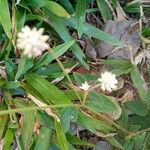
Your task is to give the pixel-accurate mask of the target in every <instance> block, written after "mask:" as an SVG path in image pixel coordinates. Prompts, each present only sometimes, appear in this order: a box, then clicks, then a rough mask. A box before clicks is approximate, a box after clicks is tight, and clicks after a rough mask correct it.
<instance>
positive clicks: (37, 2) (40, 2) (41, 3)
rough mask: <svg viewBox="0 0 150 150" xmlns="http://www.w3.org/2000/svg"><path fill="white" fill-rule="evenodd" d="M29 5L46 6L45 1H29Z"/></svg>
mask: <svg viewBox="0 0 150 150" xmlns="http://www.w3.org/2000/svg"><path fill="white" fill-rule="evenodd" d="M28 1H29V2H28V3H29V5H31V6H32V7H35V8H36V7H43V6H45V0H28Z"/></svg>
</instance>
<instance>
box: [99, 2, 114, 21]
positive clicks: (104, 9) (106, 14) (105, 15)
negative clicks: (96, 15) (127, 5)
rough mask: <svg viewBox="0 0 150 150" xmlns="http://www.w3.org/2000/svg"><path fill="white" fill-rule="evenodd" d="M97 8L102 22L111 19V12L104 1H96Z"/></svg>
mask: <svg viewBox="0 0 150 150" xmlns="http://www.w3.org/2000/svg"><path fill="white" fill-rule="evenodd" d="M96 2H97V5H98V8H99V10H100V12H101V15H102V17H103V20H104V21H107V20H110V19H111V18H112V16H111V12H110V9H109V7H108V5H107V3H106V2H105V0H103V1H102V0H96Z"/></svg>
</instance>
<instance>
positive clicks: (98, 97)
mask: <svg viewBox="0 0 150 150" xmlns="http://www.w3.org/2000/svg"><path fill="white" fill-rule="evenodd" d="M91 3H93V0H87V1H86V0H77V2H73V1H69V0H63V1H62V0H57V1H50V0H16V1H15V0H11V1H7V0H1V1H0V98H1V99H0V147H3V149H4V150H7V149H20V150H21V149H23V150H29V149H35V150H37V149H43V150H47V149H51V150H57V149H61V150H74V149H78V146H80V147H85V149H88V148H94V147H95V144H93V143H92V142H89V141H87V140H85V139H82V138H79V136H78V134H79V133H78V128H80V127H82V128H83V130H86V131H87V132H90V133H92V134H94V135H95V137H97V138H99V139H100V140H105V141H107V142H108V143H109V144H110V145H111V147H113V148H116V149H124V150H132V149H135V150H148V149H150V142H149V141H150V133H149V131H150V113H149V112H150V110H149V106H150V89H149V85H148V84H147V83H146V80H149V77H150V76H149V75H150V73H149V74H148V71H147V72H146V73H145V74H146V75H147V76H146V80H145V78H144V77H143V74H141V72H140V69H139V68H138V67H137V65H136V64H135V63H134V62H133V61H130V60H117V59H108V60H104V59H103V60H100V63H101V64H105V65H108V66H111V69H110V70H111V71H104V72H102V73H101V74H90V73H88V72H87V71H86V73H82V72H77V71H73V69H74V68H76V67H78V68H85V69H87V70H88V69H89V68H90V67H89V62H88V58H86V56H85V54H84V52H83V50H82V47H81V46H80V44H79V43H80V38H81V37H82V36H88V37H92V38H96V39H99V40H102V41H104V42H107V43H109V44H112V45H114V46H118V47H128V45H126V44H124V43H123V42H122V41H120V40H119V39H117V38H115V37H113V36H111V35H110V34H108V33H106V32H104V31H102V30H100V29H99V28H96V27H95V26H93V25H91V24H90V23H88V22H87V21H86V14H88V13H90V12H100V14H101V17H102V20H103V21H107V20H110V19H112V18H113V17H115V16H113V15H114V14H113V13H115V12H114V11H112V10H113V9H114V8H115V7H117V5H119V3H118V1H117V0H113V1H112V6H111V7H110V5H109V2H108V1H107V0H104V1H101V0H96V1H95V3H96V4H97V6H98V8H95V9H94V8H90V7H89V6H90V4H91ZM131 8H132V9H131ZM123 9H124V11H126V12H128V13H135V10H137V12H136V14H137V15H138V14H139V13H140V4H139V3H138V2H137V3H133V4H132V3H129V4H128V5H125V6H124V7H123ZM73 33H75V36H74V38H73V36H72V34H73ZM149 35H150V34H149V28H145V29H144V30H143V32H142V33H141V37H142V39H143V41H146V42H145V43H144V44H145V46H147V45H148V44H149V43H148V42H147V41H148V39H147V37H148V36H149ZM77 37H78V38H77ZM129 48H130V47H129ZM65 54H66V55H65ZM68 55H69V56H70V55H71V58H70V57H69V56H68ZM142 56H143V57H144V55H142ZM67 58H68V59H67ZM148 66H149V65H148ZM149 68H150V67H149ZM147 70H148V69H147ZM149 70H150V69H149ZM149 72H150V71H149ZM120 77H122V78H123V79H124V81H123V82H125V81H126V83H128V85H130V87H132V89H133V90H132V91H134V93H131V92H132V91H130V89H129V90H128V92H126V93H123V96H122V97H118V96H117V93H118V92H122V91H123V92H124V90H122V88H123V86H121V87H120V84H121V82H120ZM123 79H122V80H123ZM148 82H149V81H148ZM119 87H120V88H119ZM97 89H99V90H97ZM130 94H133V95H130ZM74 126H77V129H76V130H73V129H72V127H74Z"/></svg>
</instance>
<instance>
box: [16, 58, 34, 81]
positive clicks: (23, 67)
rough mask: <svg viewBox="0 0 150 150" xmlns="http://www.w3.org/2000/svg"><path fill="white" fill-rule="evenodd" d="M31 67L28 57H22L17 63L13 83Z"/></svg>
mask: <svg viewBox="0 0 150 150" xmlns="http://www.w3.org/2000/svg"><path fill="white" fill-rule="evenodd" d="M32 66H33V63H32V60H31V59H29V58H28V57H24V56H23V57H22V58H21V59H20V61H19V65H18V69H17V73H16V76H15V81H17V80H18V79H19V78H20V76H21V75H23V74H25V73H26V72H27V71H28V70H29V69H30V68H31V67H32Z"/></svg>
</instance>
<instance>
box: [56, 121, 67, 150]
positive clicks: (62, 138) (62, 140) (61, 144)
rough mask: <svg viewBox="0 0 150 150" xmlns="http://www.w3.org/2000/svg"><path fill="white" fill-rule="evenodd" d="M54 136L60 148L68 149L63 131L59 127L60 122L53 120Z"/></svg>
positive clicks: (62, 149)
mask: <svg viewBox="0 0 150 150" xmlns="http://www.w3.org/2000/svg"><path fill="white" fill-rule="evenodd" d="M55 129H56V136H57V140H58V143H59V148H60V149H61V150H68V142H67V140H66V136H65V133H64V132H63V129H62V127H61V123H60V122H58V121H56V120H55Z"/></svg>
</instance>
